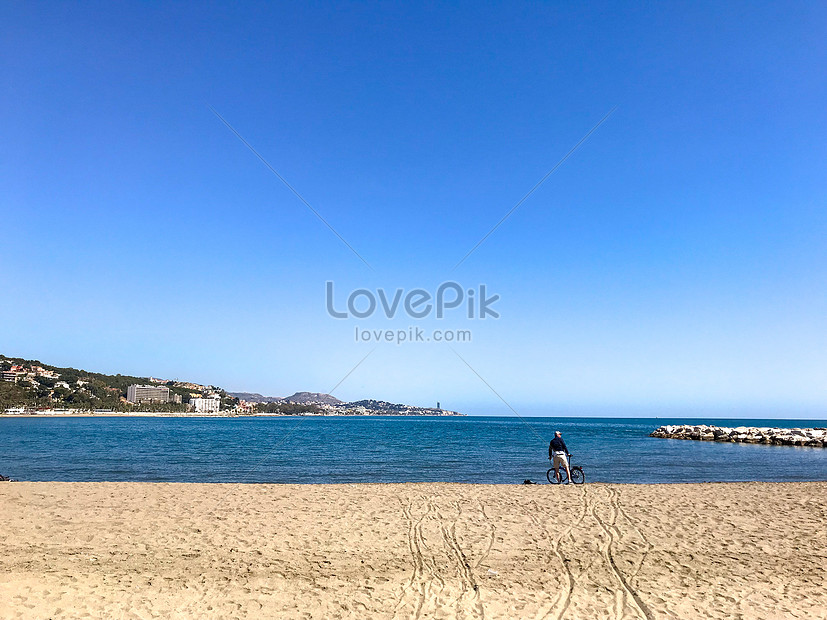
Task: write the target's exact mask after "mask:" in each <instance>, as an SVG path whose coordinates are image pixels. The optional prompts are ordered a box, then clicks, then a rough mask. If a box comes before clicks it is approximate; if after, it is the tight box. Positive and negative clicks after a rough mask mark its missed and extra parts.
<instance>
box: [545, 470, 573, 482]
mask: <svg viewBox="0 0 827 620" xmlns="http://www.w3.org/2000/svg"><path fill="white" fill-rule="evenodd" d="M546 478H548V481H549V482H550V483H551V484H564V483H566V482H568V479H569V478H568V476H567V475H566V470H565V468H563V467H561V468H560V480H557V476H555V475H554V468H553V467H552V468H551V469H549V470H548V471H547V472H546Z"/></svg>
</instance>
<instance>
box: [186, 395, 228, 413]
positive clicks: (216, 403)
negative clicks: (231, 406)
mask: <svg viewBox="0 0 827 620" xmlns="http://www.w3.org/2000/svg"><path fill="white" fill-rule="evenodd" d="M190 405H192V406H193V409H194V410H195V413H218V412H219V411H220V410H221V400H220V399H218V398H190Z"/></svg>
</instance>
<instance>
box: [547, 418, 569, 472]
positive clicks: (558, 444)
mask: <svg viewBox="0 0 827 620" xmlns="http://www.w3.org/2000/svg"><path fill="white" fill-rule="evenodd" d="M568 456H569V449H568V448H567V447H566V442H565V441H563V434H562V433H561V432H560V431H555V432H554V439H552V440H551V443H549V445H548V460H549V461H552V466H553V467H554V475H555V476H556V477H557V480H560V465H562V466H563V467H565V468H566V474H567V476H568V477H567V478H566V484H568V483H569V481H570V480H571V471H569V459H568Z"/></svg>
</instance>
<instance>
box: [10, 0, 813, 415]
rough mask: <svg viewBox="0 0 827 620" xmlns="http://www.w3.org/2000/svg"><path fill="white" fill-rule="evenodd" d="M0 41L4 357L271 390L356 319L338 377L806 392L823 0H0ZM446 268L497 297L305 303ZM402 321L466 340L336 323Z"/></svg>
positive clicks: (479, 388)
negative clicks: (331, 305)
mask: <svg viewBox="0 0 827 620" xmlns="http://www.w3.org/2000/svg"><path fill="white" fill-rule="evenodd" d="M0 72H2V79H1V80H0V89H2V90H1V91H0V93H2V94H0V112H1V113H2V123H0V231H1V232H0V239H2V246H1V247H2V269H0V295H1V297H0V301H2V308H3V320H2V322H0V352H1V353H3V354H5V355H12V356H21V357H27V358H37V359H41V360H42V361H44V362H48V363H52V364H55V365H60V366H63V365H66V366H75V367H80V368H86V369H89V370H96V371H100V372H110V373H115V372H121V373H123V374H137V375H154V376H160V377H165V378H180V379H186V380H193V381H199V382H207V383H215V384H217V385H220V386H222V387H225V388H227V389H230V390H244V391H255V392H261V393H264V394H267V395H286V394H290V393H292V392H294V391H297V390H309V391H322V392H323V391H328V390H330V389H331V388H333V386H335V385H336V384H337V383H339V382H340V380H341V379H342V378H343V377H345V375H347V373H348V372H350V371H351V370H352V369H353V368H354V366H355V365H356V364H357V363H358V362H359V360H360V359H362V358H363V357H364V356H365V355H366V354H368V352H370V351H373V353H371V355H370V356H369V357H368V358H367V359H365V360H364V362H363V363H362V364H361V365H360V366H359V367H358V368H356V370H354V371H353V372H352V374H350V375H349V376H348V377H347V379H346V380H345V381H343V382H342V383H341V385H339V386H338V387H337V388H336V390H335V392H334V393H335V395H337V396H338V397H340V398H342V399H344V400H355V399H360V398H377V399H384V400H391V401H395V402H407V403H411V404H417V405H433V404H435V402H436V401H437V400H439V401H440V402H441V403H442V405H443V407H447V408H452V409H460V410H463V411H467V412H471V413H475V412H476V413H501V412H503V411H504V405H502V403H501V402H500V400H499V399H498V398H497V396H495V395H494V394H493V393H492V391H491V390H489V388H488V387H487V386H486V385H485V383H483V382H482V381H481V380H480V378H479V377H478V376H476V375H475V374H474V373H473V372H472V371H471V370H470V369H469V366H470V367H471V368H473V369H474V370H475V371H476V372H477V373H478V374H479V375H480V376H481V377H482V378H483V379H485V381H487V382H488V383H489V384H490V385H491V386H492V387H493V388H494V389H495V390H496V391H497V392H498V393H499V394H500V395H501V396H502V398H503V399H505V400H506V401H507V402H509V403H510V404H511V405H512V406H514V407H515V409H517V410H518V411H521V412H523V413H527V414H532V413H544V412H550V411H552V410H553V411H554V412H563V413H565V412H571V413H574V412H578V411H592V412H594V411H603V412H610V413H611V412H613V411H620V410H624V411H644V410H646V411H653V412H662V411H665V410H666V409H669V408H672V409H680V408H685V409H687V410H700V409H703V408H713V409H714V408H719V409H721V410H726V411H730V412H738V411H751V410H754V409H756V408H764V409H767V410H770V411H771V412H772V413H773V414H775V415H785V414H788V413H789V412H793V411H796V412H797V411H805V412H809V415H815V416H818V417H827V416H826V415H825V411H827V246H826V245H825V240H827V210H826V207H827V80H825V75H827V5H825V4H824V3H823V2H809V3H801V2H790V3H769V2H767V3H762V2H744V3H735V2H725V3H722V2H707V3H701V2H692V3H689V2H686V3H653V4H646V5H644V4H643V3H640V4H638V3H612V4H599V3H586V4H583V3H546V4H541V3H513V2H505V3H494V4H485V5H482V4H481V3H476V2H474V3H450V4H449V3H445V4H437V3H428V4H426V5H424V6H407V5H405V4H403V3H376V4H373V3H362V4H327V3H313V2H310V3H290V4H254V3H242V4H241V5H236V4H235V3H209V4H206V3H120V2H106V3H103V2H102V3H63V2H61V3H58V2H52V3H49V2H44V3H38V2H4V3H2V5H0ZM211 108H213V109H214V110H215V111H216V112H217V113H218V114H220V115H221V116H222V117H223V118H224V119H225V120H226V121H227V122H228V123H229V124H230V125H232V127H234V128H235V130H236V131H238V132H239V133H240V134H241V135H242V136H243V137H244V138H245V139H246V140H247V141H248V142H249V144H250V145H252V146H253V147H254V148H255V149H256V150H257V152H258V153H259V154H260V155H261V156H262V157H263V158H264V159H265V160H267V162H269V164H270V165H271V166H272V167H273V168H274V169H275V170H276V171H278V173H279V174H281V175H282V176H283V177H284V178H285V179H286V180H287V181H288V182H289V183H290V184H291V185H292V186H293V187H294V188H295V189H296V190H297V191H298V192H299V193H300V194H301V195H302V196H303V197H304V199H306V201H307V202H308V203H309V204H310V205H312V207H313V208H314V209H316V210H317V211H318V212H319V214H321V215H322V217H324V218H325V219H326V220H327V222H328V223H329V224H330V226H331V227H332V228H333V229H335V231H336V232H337V233H338V234H339V235H341V237H342V238H343V239H345V240H346V241H347V243H348V244H350V245H351V246H352V248H353V249H354V250H355V251H356V252H358V254H359V255H360V256H361V257H362V258H364V260H365V261H366V262H367V263H369V264H370V266H371V268H368V267H367V266H366V265H365V264H364V263H363V262H362V260H360V258H359V257H357V256H356V254H354V253H353V252H352V251H351V250H350V249H349V248H348V247H347V246H346V245H345V244H344V243H343V242H342V241H340V239H338V238H337V236H336V235H334V233H333V232H331V230H330V229H328V228H327V227H326V226H325V225H324V224H323V223H322V222H321V221H320V220H319V219H318V218H317V217H316V216H315V215H314V214H313V213H312V212H311V211H310V210H309V209H308V208H307V207H306V206H305V204H303V203H302V202H301V201H300V200H299V199H298V198H297V197H296V196H295V195H294V194H293V193H291V191H290V190H289V189H288V188H287V187H285V186H284V185H283V184H282V183H281V181H280V180H279V179H278V178H277V177H276V176H275V175H274V174H273V173H272V172H271V171H270V170H269V169H268V168H267V167H266V166H265V165H264V164H263V163H262V162H261V161H260V160H259V159H258V158H257V157H256V155H255V154H254V153H253V152H251V150H250V149H248V148H247V147H246V146H245V145H244V144H243V143H242V142H241V141H240V140H239V139H238V138H237V137H236V136H235V135H234V134H233V133H232V132H231V131H230V129H228V128H227V126H225V125H224V124H223V123H222V122H221V120H220V119H219V118H218V117H217V116H216V115H215V114H214V113H213V111H212V110H211ZM615 108H616V109H615ZM613 109H614V112H613V113H612V114H611V116H610V117H609V118H608V119H607V120H606V121H605V122H604V123H603V124H602V125H600V126H599V127H598V128H597V129H596V130H595V131H594V132H593V133H592V134H591V135H590V137H589V138H588V140H587V141H586V142H585V143H583V144H582V145H581V146H580V148H579V149H577V150H576V151H575V152H574V153H573V154H572V155H571V156H570V157H569V158H568V159H567V160H566V161H565V162H564V163H563V164H562V165H561V166H559V168H557V169H556V171H555V172H554V173H553V174H552V175H551V176H549V177H548V179H547V180H546V182H545V183H544V184H543V185H542V186H540V187H539V188H538V189H537V190H536V191H535V192H534V193H533V194H532V195H531V196H530V197H529V198H528V199H527V200H525V202H524V203H523V204H522V205H521V206H520V207H519V208H518V209H517V210H516V211H514V213H513V214H512V215H511V217H510V218H508V219H507V220H506V221H505V222H504V223H503V224H502V225H501V226H499V227H498V228H497V230H496V231H495V232H494V233H493V234H491V235H490V236H489V237H488V238H487V239H486V240H485V242H484V243H483V244H482V245H480V246H479V247H478V249H477V250H476V251H475V252H473V253H472V254H471V255H470V256H469V257H468V258H467V260H465V261H464V262H463V263H462V264H461V265H460V266H459V267H457V268H455V269H453V267H454V265H456V263H457V262H458V261H459V260H460V259H461V258H462V257H463V256H464V255H465V254H466V253H467V252H468V251H469V250H470V249H471V248H472V247H473V246H474V245H475V244H476V243H477V242H478V241H479V240H480V239H481V238H482V237H483V236H484V235H485V234H486V233H487V232H488V231H489V230H491V228H492V227H493V226H494V225H495V224H496V223H497V222H498V221H499V220H500V219H501V218H502V217H503V216H504V215H505V214H506V213H507V212H508V211H509V209H511V208H512V207H513V206H514V205H515V204H516V203H517V201H518V200H519V199H520V198H521V197H523V196H524V195H525V194H526V193H527V192H528V191H529V190H530V189H531V188H532V187H533V186H534V185H535V183H537V181H539V180H540V179H541V178H543V176H544V175H545V174H546V173H547V172H549V170H551V169H552V168H553V167H554V166H555V164H557V163H558V162H559V161H560V160H561V159H562V158H563V156H564V155H566V153H567V152H568V151H569V150H570V149H571V148H572V147H573V146H575V145H576V144H577V143H578V141H580V140H581V138H583V137H584V136H585V135H586V134H587V133H588V132H589V131H590V130H591V129H592V128H594V127H595V125H597V124H598V122H599V121H600V120H601V119H602V118H603V117H604V116H605V115H606V114H607V113H609V112H610V111H611V110H613ZM448 280H453V281H456V282H457V283H459V284H460V285H461V286H463V287H464V288H472V287H474V288H477V287H479V285H480V284H484V285H486V287H487V289H488V291H489V293H490V294H497V295H499V296H500V299H499V300H498V301H497V302H496V304H495V305H494V306H493V307H494V309H495V310H496V311H497V312H498V313H499V314H500V318H499V319H492V318H490V317H489V318H486V319H473V320H468V319H466V318H465V316H464V314H461V313H459V312H458V311H455V312H454V313H452V314H451V315H450V316H449V317H448V318H446V319H444V320H442V321H437V320H436V319H434V318H433V317H428V318H425V319H421V320H418V319H413V318H411V317H408V316H404V315H403V316H399V315H397V316H396V317H394V318H393V319H387V318H384V317H382V318H380V317H378V316H374V317H370V318H366V319H355V318H348V319H338V320H337V319H334V318H331V317H330V316H328V314H327V312H326V309H325V283H326V282H328V281H331V282H333V283H334V291H335V293H334V302H335V305H336V308H337V309H339V310H340V309H341V308H343V307H345V306H346V300H347V296H348V294H349V293H350V292H351V291H353V290H355V289H358V288H366V289H369V290H371V291H374V292H375V291H376V290H377V289H378V288H383V289H384V290H387V291H389V292H390V294H391V295H392V294H393V291H395V289H397V288H402V289H404V290H405V291H406V292H407V291H409V290H411V289H415V288H422V289H425V290H426V291H429V292H431V293H433V292H435V290H436V288H437V287H438V286H439V284H440V283H442V282H445V281H448ZM362 301H365V300H364V298H363V299H362ZM400 314H401V313H400ZM416 326H419V327H421V328H423V329H424V330H426V333H431V331H432V330H434V329H470V330H471V331H472V341H471V342H470V343H457V344H454V345H452V348H453V351H452V350H451V348H449V347H448V346H446V345H445V344H444V343H435V342H425V343H406V344H404V345H399V346H397V345H396V344H388V343H379V344H378V345H377V344H371V343H357V342H355V329H356V328H360V329H379V328H385V329H393V330H398V329H401V330H407V329H408V328H409V327H416ZM457 354H458V355H459V356H461V357H462V359H460V357H458V355H457ZM463 359H464V360H465V362H467V365H466V363H465V362H463V361H462V360H463Z"/></svg>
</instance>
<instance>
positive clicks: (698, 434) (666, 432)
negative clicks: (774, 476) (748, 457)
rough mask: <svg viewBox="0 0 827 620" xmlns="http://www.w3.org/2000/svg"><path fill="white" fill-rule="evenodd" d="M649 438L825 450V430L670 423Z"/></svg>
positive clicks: (826, 434) (826, 431) (826, 445)
mask: <svg viewBox="0 0 827 620" xmlns="http://www.w3.org/2000/svg"><path fill="white" fill-rule="evenodd" d="M649 436H650V437H661V438H665V439H695V440H697V441H728V442H735V443H764V444H774V445H779V446H811V447H813V448H827V428H770V427H758V426H736V427H735V428H727V427H723V426H708V425H706V424H697V425H694V424H681V425H671V424H670V425H667V426H659V427H658V428H656V429H655V430H654V431H653V432H652V433H650V434H649Z"/></svg>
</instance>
